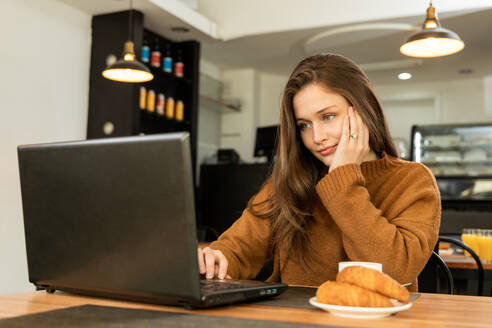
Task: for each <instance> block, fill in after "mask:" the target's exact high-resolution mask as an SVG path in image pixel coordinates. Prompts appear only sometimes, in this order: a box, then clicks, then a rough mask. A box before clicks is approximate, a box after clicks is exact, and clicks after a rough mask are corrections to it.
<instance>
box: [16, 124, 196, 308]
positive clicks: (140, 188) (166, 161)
mask: <svg viewBox="0 0 492 328" xmlns="http://www.w3.org/2000/svg"><path fill="white" fill-rule="evenodd" d="M18 156H19V169H20V178H21V191H22V202H23V212H24V226H25V237H26V249H27V258H28V267H29V280H30V281H31V282H33V283H35V284H36V285H38V286H43V285H47V286H53V287H56V288H61V287H65V288H74V289H77V290H89V291H94V290H98V291H101V292H104V291H109V292H117V293H119V294H123V295H124V294H129V295H134V294H140V293H145V294H147V295H150V294H160V295H162V294H164V295H171V296H172V295H179V296H183V297H187V298H191V299H197V298H199V297H200V292H199V272H198V268H197V255H196V248H197V242H196V230H195V229H196V228H195V213H194V211H195V209H194V199H193V197H194V196H193V195H194V193H193V182H192V165H191V156H190V146H189V136H188V134H187V133H173V134H163V135H153V136H135V137H123V138H110V139H97V140H87V141H76V142H65V143H54V144H41V145H28V146H19V148H18ZM61 289H63V288H61Z"/></svg>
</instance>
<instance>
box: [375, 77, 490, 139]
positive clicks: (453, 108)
mask: <svg viewBox="0 0 492 328" xmlns="http://www.w3.org/2000/svg"><path fill="white" fill-rule="evenodd" d="M484 84H485V80H484V79H483V78H473V79H462V80H453V81H438V82H426V83H406V81H405V82H403V83H399V84H394V85H380V86H375V89H376V93H377V94H378V96H379V97H380V98H381V101H382V103H383V107H384V109H385V113H386V115H387V116H388V123H389V125H390V128H391V127H392V126H398V127H401V126H402V124H403V123H401V122H399V121H400V120H402V119H408V123H409V124H408V123H407V124H406V126H407V127H408V130H407V131H402V130H400V131H398V134H399V135H407V136H409V135H410V127H409V126H411V124H431V123H443V124H447V123H475V122H485V121H491V120H492V112H489V113H488V112H487V111H486V106H485V101H484V99H485V94H484ZM429 100H433V101H434V104H435V108H434V109H433V110H432V111H431V109H430V108H429V106H430V105H429ZM405 102H406V103H407V104H408V105H407V106H406V107H407V109H409V108H408V107H409V106H410V107H413V108H414V109H415V111H414V115H409V116H406V117H405V118H402V117H401V116H399V115H397V112H399V113H400V114H401V113H403V112H402V109H401V107H402V106H401V104H402V103H405ZM395 103H398V104H400V106H395V105H394V104H395ZM407 113H408V112H407ZM392 132H393V131H392Z"/></svg>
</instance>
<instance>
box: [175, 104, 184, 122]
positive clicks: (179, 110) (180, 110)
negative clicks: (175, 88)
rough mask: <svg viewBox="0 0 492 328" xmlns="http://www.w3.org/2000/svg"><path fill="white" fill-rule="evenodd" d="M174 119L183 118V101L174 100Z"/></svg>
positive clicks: (180, 120) (179, 119) (181, 119)
mask: <svg viewBox="0 0 492 328" xmlns="http://www.w3.org/2000/svg"><path fill="white" fill-rule="evenodd" d="M175 118H176V121H179V122H182V121H183V120H184V103H183V101H181V100H178V101H177V102H176V113H175Z"/></svg>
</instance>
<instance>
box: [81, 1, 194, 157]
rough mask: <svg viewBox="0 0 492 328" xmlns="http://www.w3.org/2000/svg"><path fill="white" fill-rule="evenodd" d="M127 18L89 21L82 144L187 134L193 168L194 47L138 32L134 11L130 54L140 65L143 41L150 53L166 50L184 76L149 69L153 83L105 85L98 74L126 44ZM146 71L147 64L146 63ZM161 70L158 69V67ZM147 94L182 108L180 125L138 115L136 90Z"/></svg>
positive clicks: (140, 112) (108, 16) (99, 17)
mask: <svg viewBox="0 0 492 328" xmlns="http://www.w3.org/2000/svg"><path fill="white" fill-rule="evenodd" d="M129 14H130V11H123V12H117V13H111V14H104V15H96V16H94V17H93V19H92V50H91V69H90V86H89V115H88V124H87V138H89V139H91V138H103V137H116V136H129V135H139V134H155V133H166V132H177V131H188V132H189V133H190V142H191V152H192V154H191V155H192V159H193V164H194V163H195V162H196V148H197V147H196V145H197V135H198V133H197V132H198V131H197V128H198V82H199V59H200V44H199V43H198V42H196V41H183V42H174V41H172V40H168V39H166V38H164V37H162V36H160V35H158V34H156V33H154V32H152V31H150V30H147V29H145V28H144V26H143V21H144V17H143V14H142V13H141V12H139V11H136V10H133V11H132V27H133V28H132V40H133V42H134V43H135V54H136V55H137V58H138V59H139V60H140V61H141V52H142V45H143V43H144V40H145V41H146V43H148V44H149V45H150V46H151V51H152V50H153V48H154V47H155V44H156V43H158V44H159V46H160V51H161V52H163V53H164V52H165V49H166V48H164V47H166V45H167V46H168V47H169V50H170V52H171V55H172V57H174V58H176V57H177V55H178V54H179V55H180V56H181V59H182V62H183V63H184V76H183V77H176V76H175V75H174V72H172V73H168V72H164V70H163V69H162V67H153V66H150V65H149V68H150V69H151V71H152V73H153V74H154V79H153V80H152V81H149V82H146V83H122V82H115V81H111V80H107V79H105V78H104V77H103V76H102V71H103V70H104V69H105V67H106V66H107V64H108V63H107V60H108V56H109V55H111V54H112V55H115V56H116V57H117V58H121V54H122V51H123V44H124V42H125V41H127V40H128V39H129V26H130V23H129ZM146 64H147V65H148V63H146ZM161 65H162V64H161ZM141 87H143V88H145V90H146V91H147V92H148V91H149V90H153V91H154V94H155V103H156V104H157V100H158V94H159V93H162V94H163V95H164V96H165V99H169V98H171V97H172V98H173V99H174V103H175V104H176V103H177V102H178V100H180V101H181V102H182V103H183V105H184V106H183V107H184V115H183V117H182V119H180V120H177V119H175V118H166V117H165V116H162V115H158V114H157V112H156V111H154V112H150V111H147V110H146V109H140V106H139V103H140V89H141Z"/></svg>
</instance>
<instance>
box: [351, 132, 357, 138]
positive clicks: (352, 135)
mask: <svg viewBox="0 0 492 328" xmlns="http://www.w3.org/2000/svg"><path fill="white" fill-rule="evenodd" d="M358 137H359V135H358V134H357V133H351V134H350V138H352V139H357V138H358Z"/></svg>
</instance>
